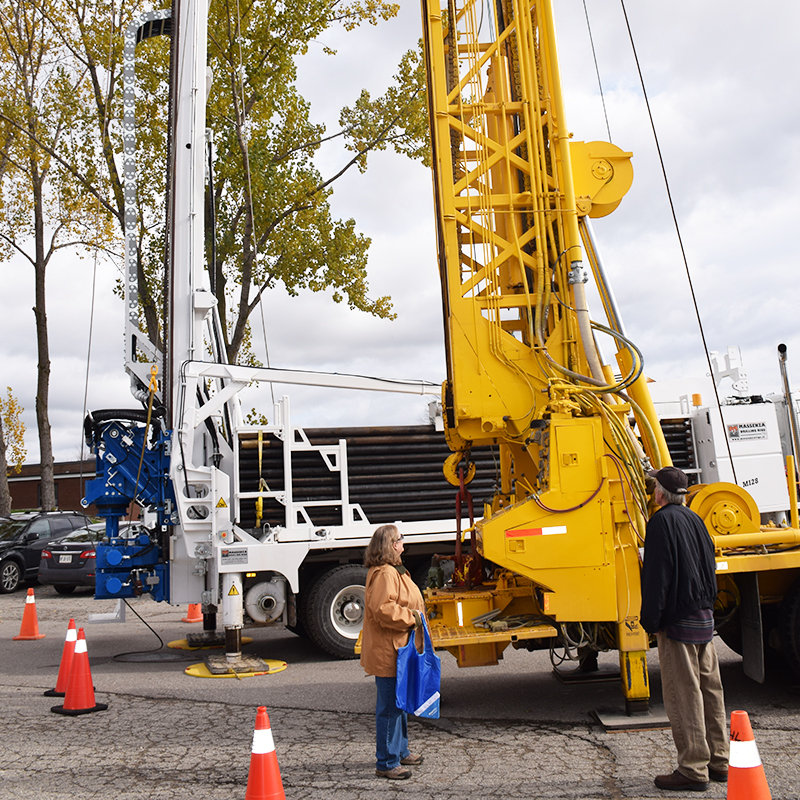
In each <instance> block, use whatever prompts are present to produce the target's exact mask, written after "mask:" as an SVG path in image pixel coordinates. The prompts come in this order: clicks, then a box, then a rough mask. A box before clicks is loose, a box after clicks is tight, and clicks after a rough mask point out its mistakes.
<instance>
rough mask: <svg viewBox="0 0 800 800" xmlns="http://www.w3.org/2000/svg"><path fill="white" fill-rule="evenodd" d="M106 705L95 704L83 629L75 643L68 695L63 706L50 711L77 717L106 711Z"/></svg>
mask: <svg viewBox="0 0 800 800" xmlns="http://www.w3.org/2000/svg"><path fill="white" fill-rule="evenodd" d="M107 708H108V706H107V705H106V704H105V703H95V701H94V686H92V672H91V670H90V669H89V653H88V652H87V651H86V636H85V635H84V633H83V628H80V629H79V630H78V639H77V641H76V642H75V653H74V655H73V656H72V667H71V668H70V671H69V681H68V682H67V693H66V695H65V697H64V705H63V706H53V707H52V708H51V709H50V710H51V711H53V712H54V713H56V714H66V715H67V716H70V717H77V716H78V715H79V714H91V712H92V711H105V710H106V709H107Z"/></svg>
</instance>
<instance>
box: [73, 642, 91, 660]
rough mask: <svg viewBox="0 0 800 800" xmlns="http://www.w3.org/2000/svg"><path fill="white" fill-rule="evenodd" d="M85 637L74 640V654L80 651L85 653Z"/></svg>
mask: <svg viewBox="0 0 800 800" xmlns="http://www.w3.org/2000/svg"><path fill="white" fill-rule="evenodd" d="M86 652H88V651H87V650H86V639H78V640H77V641H76V642H75V655H76V656H77V655H79V654H80V653H86Z"/></svg>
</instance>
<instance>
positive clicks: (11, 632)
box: [0, 586, 800, 800]
mask: <svg viewBox="0 0 800 800" xmlns="http://www.w3.org/2000/svg"><path fill="white" fill-rule="evenodd" d="M35 590H36V595H35V596H36V601H37V603H36V608H37V617H38V623H39V628H40V632H42V633H44V634H45V638H43V639H40V640H38V641H13V640H12V639H13V637H14V636H15V635H17V633H18V632H19V629H20V624H21V619H22V612H23V607H24V604H25V591H24V589H23V590H20V591H17V592H15V593H13V594H6V595H0V637H1V638H2V642H3V646H2V648H0V675H2V680H1V681H0V697H1V701H2V708H3V713H2V717H1V718H0V719H1V721H0V730H1V731H2V741H3V748H2V750H0V798H2V800H5V798H16V799H19V800H26V799H27V798H37V800H38V798H42V797H44V798H48V800H66V798H92V799H93V800H95V799H97V800H129V799H130V800H133V798H136V800H140V798H142V797H146V798H164V799H166V798H170V800H189V799H190V798H191V800H196V798H203V800H223V798H224V800H230V799H231V798H244V796H245V790H246V784H247V774H248V768H249V761H250V746H251V741H252V733H253V725H254V721H255V713H256V708H257V707H258V706H259V705H265V706H266V707H267V709H268V711H269V715H270V721H271V724H272V730H273V735H274V739H275V745H276V750H277V755H278V760H279V764H280V771H281V776H282V779H283V784H284V788H285V791H286V796H287V798H290V799H292V798H311V799H313V800H339V798H342V800H343V799H344V798H352V799H353V800H369V799H370V798H378V797H381V798H385V797H387V796H394V797H408V798H425V799H426V800H427V798H430V799H431V800H433V799H434V798H437V799H438V798H454V799H455V798H533V797H536V798H576V800H577V799H578V798H581V799H582V798H596V797H597V798H599V797H606V798H656V797H664V796H667V795H670V796H676V795H677V796H680V793H664V792H660V791H659V790H657V789H656V788H655V787H654V786H653V783H652V778H653V776H654V775H655V774H657V773H662V772H669V771H671V770H672V769H673V767H674V761H673V760H674V752H673V747H672V740H671V736H670V733H669V731H668V730H663V729H662V730H643V731H634V732H617V733H607V732H605V731H604V730H603V729H602V728H601V726H600V725H598V724H597V723H596V722H595V721H594V719H593V717H592V716H591V712H592V711H593V710H597V709H610V710H614V709H621V708H622V700H621V694H620V691H619V689H618V687H617V684H616V682H610V683H596V684H592V685H583V686H568V685H565V684H563V683H561V682H560V681H558V680H556V678H555V677H554V676H553V674H552V669H551V666H550V662H549V659H548V656H547V654H546V653H537V654H531V653H526V652H517V651H512V650H509V651H508V652H507V653H506V657H505V659H504V660H503V661H502V662H501V664H500V665H498V666H496V667H482V668H476V669H471V670H458V668H457V667H456V666H455V661H454V659H452V657H451V656H449V655H448V654H446V653H443V654H442V676H443V680H442V694H443V702H442V717H441V719H439V720H436V721H431V722H420V721H415V720H412V721H411V723H410V726H409V727H410V738H411V740H412V744H413V748H414V750H418V751H420V752H422V753H423V754H424V755H425V763H424V764H423V765H422V766H421V767H418V768H416V769H415V770H414V777H413V778H412V779H411V780H409V781H403V782H393V783H391V784H390V783H389V782H387V781H381V780H380V779H378V778H376V777H374V772H373V770H374V760H373V752H374V743H373V734H374V727H373V726H374V718H373V704H374V684H373V681H372V679H371V678H367V677H365V676H364V674H363V671H362V670H361V668H360V667H359V665H358V663H357V662H355V661H332V660H331V659H330V658H329V657H327V656H325V655H324V654H322V653H320V652H319V651H317V650H316V649H314V648H313V646H312V645H310V644H309V643H308V642H307V641H306V640H304V639H302V638H299V637H297V636H294V635H293V634H290V633H288V632H285V631H282V630H278V629H276V630H272V629H255V630H248V631H246V632H245V633H246V635H248V636H251V637H252V638H253V642H252V643H251V644H249V645H247V646H246V647H245V651H246V652H248V653H251V654H254V655H258V656H259V657H261V658H268V659H280V660H284V661H286V662H287V664H288V667H287V669H286V670H285V671H283V672H279V673H276V674H272V675H265V676H260V677H255V678H245V679H241V680H237V679H212V680H208V679H200V678H192V677H188V676H187V675H185V674H184V669H185V668H186V666H188V665H190V664H193V663H198V662H199V661H201V660H202V658H201V657H200V656H198V654H197V653H190V652H186V651H178V650H172V649H169V648H167V647H164V646H161V642H163V643H167V642H170V641H173V640H176V639H182V638H184V637H185V636H186V634H187V632H197V631H199V630H200V625H199V624H196V623H195V624H186V623H183V622H182V621H181V620H182V618H183V617H184V616H186V611H187V609H186V607H185V606H184V607H181V608H177V607H170V606H167V605H166V604H160V605H159V604H156V603H153V602H152V601H151V600H149V599H147V598H144V599H141V600H138V601H134V602H133V603H132V604H131V605H132V607H133V609H135V611H136V612H138V614H140V615H141V617H142V618H143V620H144V621H142V620H140V619H139V618H138V617H137V616H136V614H134V613H132V612H131V611H127V612H126V619H125V621H124V622H122V623H112V624H89V623H88V616H89V614H90V613H99V612H110V611H112V610H113V609H114V608H115V605H116V604H115V603H114V602H111V601H95V600H93V599H92V598H91V594H90V593H88V592H87V591H81V590H79V591H77V592H76V593H75V594H74V595H71V596H66V597H65V596H59V595H57V594H56V593H55V592H54V591H53V589H52V587H49V586H37V587H35ZM70 617H74V618H75V620H76V623H77V624H78V626H82V627H84V628H85V631H86V640H87V646H88V653H89V660H90V663H91V670H92V680H93V683H94V686H95V689H96V698H97V700H98V701H99V702H102V703H107V704H108V709H107V710H106V711H101V712H98V713H94V714H87V715H84V716H80V717H74V718H72V717H64V716H60V715H58V714H53V713H51V711H50V708H51V707H52V706H53V705H55V704H60V703H61V702H62V701H61V700H58V699H56V700H54V699H52V698H47V697H44V696H43V695H42V692H43V691H44V690H46V689H52V688H53V687H54V685H55V680H56V677H57V674H58V666H59V663H60V658H61V651H62V648H63V644H64V636H65V633H66V629H67V623H68V621H69V618H70ZM145 622H146V623H147V625H149V626H150V628H148V627H147V625H145ZM159 637H160V639H159ZM717 642H718V647H719V651H720V655H721V662H722V675H723V681H724V683H725V689H726V705H727V707H728V711H729V712H730V711H732V710H734V709H744V710H746V711H747V712H748V713H749V714H750V718H751V722H752V724H753V728H754V730H755V736H756V742H757V745H758V749H759V751H760V753H761V757H762V760H763V762H764V768H765V771H766V774H767V778H768V781H769V785H770V789H771V791H772V797H773V798H774V800H795V799H796V798H798V797H799V796H800V791H799V790H798V787H800V693H798V687H797V682H796V681H795V679H794V678H793V677H792V676H790V675H788V674H786V673H783V672H771V673H769V674H768V678H767V683H766V684H765V685H763V686H759V685H757V684H754V683H752V682H751V681H749V680H748V679H747V678H745V677H744V676H743V675H742V673H741V665H740V661H739V658H738V656H736V655H735V654H733V653H732V652H731V651H729V650H727V648H725V646H724V645H723V644H722V643H721V642H719V640H717ZM146 651H148V652H146ZM126 654H128V655H126ZM132 654H133V655H132ZM615 660H616V657H615V654H613V653H610V654H605V655H603V656H602V657H601V665H607V666H613V665H614V663H615ZM650 663H651V669H650V672H651V681H652V689H653V698H654V701H656V702H658V701H659V700H660V680H659V674H658V659H657V656H656V654H652V655H651V659H650ZM691 796H696V795H694V794H692V795H691ZM705 796H706V797H711V798H724V797H725V796H726V788H725V785H724V784H712V785H711V787H710V788H709V790H708V791H707V792H706V793H705ZM741 800H744V798H742V799H741Z"/></svg>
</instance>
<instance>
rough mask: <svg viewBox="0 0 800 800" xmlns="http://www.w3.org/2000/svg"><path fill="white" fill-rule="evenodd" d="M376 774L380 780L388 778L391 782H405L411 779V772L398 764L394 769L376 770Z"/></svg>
mask: <svg viewBox="0 0 800 800" xmlns="http://www.w3.org/2000/svg"><path fill="white" fill-rule="evenodd" d="M375 774H376V775H377V776H378V777H379V778H388V779H389V780H390V781H404V780H406V778H410V777H411V770H410V769H405V768H404V767H401V766H400V765H399V764H398V765H397V766H396V767H394V769H376V770H375Z"/></svg>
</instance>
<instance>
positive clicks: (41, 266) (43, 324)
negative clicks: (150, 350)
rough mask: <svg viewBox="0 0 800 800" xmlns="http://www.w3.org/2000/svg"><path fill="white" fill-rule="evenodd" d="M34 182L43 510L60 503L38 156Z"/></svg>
mask: <svg viewBox="0 0 800 800" xmlns="http://www.w3.org/2000/svg"><path fill="white" fill-rule="evenodd" d="M31 179H32V180H31V183H32V185H33V197H34V202H33V213H34V226H35V239H36V256H35V263H34V274H35V284H36V289H35V293H36V305H35V306H34V308H33V313H34V315H35V316H36V347H37V352H38V355H39V365H38V379H37V382H36V424H37V426H38V428H39V461H40V464H41V492H42V496H41V503H42V511H53V510H54V509H55V507H56V487H55V481H54V479H53V441H52V438H51V436H50V417H49V414H48V406H49V396H50V343H49V341H48V337H47V311H46V304H45V271H46V268H47V257H46V255H45V249H44V204H43V187H42V183H43V182H42V179H41V176H40V174H39V169H38V165H37V164H36V163H35V159H31Z"/></svg>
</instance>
